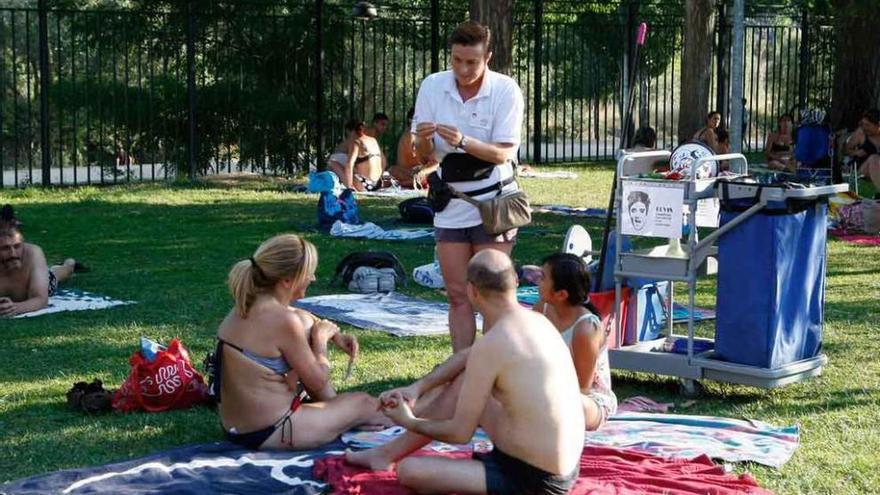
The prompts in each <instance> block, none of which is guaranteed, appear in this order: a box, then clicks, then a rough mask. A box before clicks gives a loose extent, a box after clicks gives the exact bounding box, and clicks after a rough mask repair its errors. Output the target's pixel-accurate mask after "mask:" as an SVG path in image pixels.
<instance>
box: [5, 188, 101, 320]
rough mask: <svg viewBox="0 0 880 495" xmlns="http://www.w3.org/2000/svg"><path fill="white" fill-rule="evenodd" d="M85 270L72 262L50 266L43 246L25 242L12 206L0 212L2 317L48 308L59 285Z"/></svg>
mask: <svg viewBox="0 0 880 495" xmlns="http://www.w3.org/2000/svg"><path fill="white" fill-rule="evenodd" d="M85 270H86V268H85V267H84V266H83V265H81V264H79V263H77V262H76V260H74V259H73V258H68V259H66V260H64V262H63V263H62V264H60V265H55V266H52V267H49V266H47V264H46V256H45V255H43V250H42V249H40V246H37V245H35V244H28V243H26V242H24V236H23V235H22V233H21V222H19V221H18V219H17V218H16V217H15V211H14V210H13V208H12V205H5V206H4V207H3V208H2V209H0V317H11V316H16V315H20V314H23V313H30V312H32V311H37V310H40V309H43V308H45V307H46V306H48V305H49V297H51V296H54V295H55V292H57V291H58V285H59V284H61V283H62V282H64V281H66V280H67V279H69V278H70V276H71V275H73V273H74V272H81V271H85Z"/></svg>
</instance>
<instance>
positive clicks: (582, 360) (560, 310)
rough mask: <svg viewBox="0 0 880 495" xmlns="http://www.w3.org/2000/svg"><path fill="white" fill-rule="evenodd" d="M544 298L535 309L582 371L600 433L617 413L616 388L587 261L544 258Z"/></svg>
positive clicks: (586, 401)
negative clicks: (561, 340)
mask: <svg viewBox="0 0 880 495" xmlns="http://www.w3.org/2000/svg"><path fill="white" fill-rule="evenodd" d="M542 265H543V266H542V270H543V272H544V277H543V278H542V279H541V283H540V284H539V285H538V293H539V294H540V298H539V299H538V302H537V303H535V306H534V308H533V309H534V310H535V311H537V312H539V313H541V314H543V315H544V316H546V317H547V318H548V319H549V320H550V321H551V322H552V323H553V325H554V326H556V328H557V329H558V330H559V332H560V333H561V334H562V339H563V340H564V341H565V343H566V344H567V345H568V348H569V352H570V354H571V357H572V359H573V360H574V368H575V370H577V376H578V383H579V385H580V388H581V394H580V397H581V402H582V403H583V408H584V420H585V424H586V428H587V430H591V431H592V430H596V429H598V428H599V427H600V426H602V424H603V423H605V421H607V420H608V418H609V417H610V416H611V415H612V414H614V413H615V412H617V396H616V395H614V392H613V391H612V390H611V367H610V365H609V362H608V343H607V332H606V331H605V327H604V325H602V322H601V321H600V320H599V316H598V315H599V311H598V310H597V309H596V307H595V306H593V305H592V304H591V303H590V297H589V295H590V285H591V284H590V272H589V269H588V268H587V264H586V263H585V262H584V260H583V258H581V257H580V256H576V255H574V254H570V253H555V254H551V255H550V256H548V257H546V258H544V261H543V263H542Z"/></svg>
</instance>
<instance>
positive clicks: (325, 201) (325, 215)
mask: <svg viewBox="0 0 880 495" xmlns="http://www.w3.org/2000/svg"><path fill="white" fill-rule="evenodd" d="M337 220H342V222H343V223H347V224H353V225H359V224H360V223H362V222H361V217H360V215H359V214H358V205H357V201H355V199H354V191H353V190H351V189H346V190H345V191H342V194H340V195H339V197H337V196H336V195H335V194H333V192H332V191H323V192H322V193H321V197H320V198H318V226H320V227H323V228H330V227H331V226H332V225H333V224H334V223H335V222H336V221H337Z"/></svg>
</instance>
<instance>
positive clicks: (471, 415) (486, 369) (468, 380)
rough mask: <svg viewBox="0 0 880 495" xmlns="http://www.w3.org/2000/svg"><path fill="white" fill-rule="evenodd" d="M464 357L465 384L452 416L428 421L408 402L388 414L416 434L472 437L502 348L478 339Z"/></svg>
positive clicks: (447, 438) (454, 438) (456, 440)
mask: <svg viewBox="0 0 880 495" xmlns="http://www.w3.org/2000/svg"><path fill="white" fill-rule="evenodd" d="M473 347H475V348H476V349H475V350H474V352H472V353H470V357H469V359H468V360H467V369H466V370H465V372H464V383H463V384H462V388H461V392H460V393H459V396H458V403H457V404H456V406H455V414H453V416H452V419H445V420H430V419H422V418H417V417H415V416H413V415H412V412H411V411H410V410H409V407H408V405H406V404H405V403H404V402H402V401H401V402H400V404H399V405H398V407H397V408H395V409H394V411H393V412H392V413H391V416H392V419H394V420H395V421H396V422H397V423H398V424H400V425H401V426H403V427H404V428H406V429H407V430H410V431H412V432H415V433H419V434H422V435H426V436H429V437H431V438H434V439H437V440H440V441H441V442H448V443H456V444H461V443H466V442H467V441H469V440H470V439H471V437H472V436H473V434H474V431H475V430H476V429H477V426H478V425H479V423H480V416H482V414H483V411H484V410H485V409H486V404H487V403H488V401H489V399H490V397H491V395H492V388H493V387H494V385H495V379H496V378H497V376H498V370H499V369H500V361H501V360H500V359H498V358H499V356H500V355H501V353H502V352H501V350H500V349H498V344H497V343H495V342H491V341H489V340H488V339H480V341H479V342H478V343H476V344H474V346H473Z"/></svg>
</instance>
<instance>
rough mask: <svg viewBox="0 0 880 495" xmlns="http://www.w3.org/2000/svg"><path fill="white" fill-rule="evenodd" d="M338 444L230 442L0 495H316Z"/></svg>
mask: <svg viewBox="0 0 880 495" xmlns="http://www.w3.org/2000/svg"><path fill="white" fill-rule="evenodd" d="M344 450H345V445H344V444H343V443H342V442H340V441H336V442H334V443H331V444H328V445H325V446H323V447H322V448H320V449H318V450H312V451H304V452H290V451H271V452H255V451H250V450H245V449H242V448H241V447H239V446H237V445H235V444H232V443H230V442H218V443H207V444H201V445H191V446H187V447H181V448H177V449H173V450H169V451H166V452H160V453H157V454H153V455H149V456H146V457H141V458H139V459H134V460H130V461H125V462H120V463H117V464H108V465H105V466H93V467H87V468H82V469H70V470H67V471H58V472H54V473H49V474H44V475H39V476H34V477H32V478H25V479H21V480H17V481H12V482H9V483H7V484H5V485H2V486H0V492H3V493H15V494H21V495H27V494H44V493H65V492H66V493H69V494H71V495H76V494H79V493H114V494H118V495H139V494H148V493H149V494H154V493H162V494H165V495H184V494H187V495H190V494H202V493H238V494H254V495H258V494H259V495H261V494H264V493H285V494H292V495H314V494H318V493H323V492H324V490H326V489H327V485H326V484H325V483H319V482H317V481H314V479H313V478H312V467H313V465H314V461H316V460H318V459H321V458H323V457H325V456H327V455H330V454H341V453H342V452H343V451H344Z"/></svg>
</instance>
